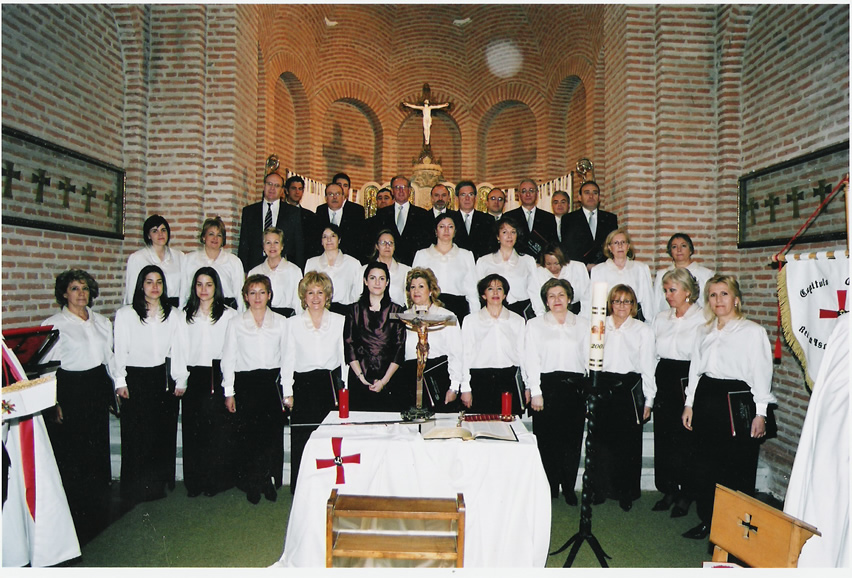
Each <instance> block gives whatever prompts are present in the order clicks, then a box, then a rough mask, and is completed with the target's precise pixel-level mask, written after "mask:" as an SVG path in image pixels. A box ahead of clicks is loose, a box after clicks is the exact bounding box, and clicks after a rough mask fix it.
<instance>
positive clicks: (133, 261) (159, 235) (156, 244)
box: [124, 215, 185, 307]
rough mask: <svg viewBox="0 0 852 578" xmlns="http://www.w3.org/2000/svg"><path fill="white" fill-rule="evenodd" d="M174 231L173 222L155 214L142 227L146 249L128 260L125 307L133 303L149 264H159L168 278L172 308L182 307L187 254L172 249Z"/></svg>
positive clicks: (125, 276)
mask: <svg viewBox="0 0 852 578" xmlns="http://www.w3.org/2000/svg"><path fill="white" fill-rule="evenodd" d="M171 235H172V230H171V227H169V222H168V221H167V220H166V219H165V217H162V216H160V215H151V216H150V217H148V218H147V219H145V223H144V224H143V225H142V240H143V241H144V242H145V247H143V248H142V249H139V250H138V251H136V252H135V253H133V254H131V255H130V257H128V259H127V271H126V273H125V275H124V304H125V305H130V303H132V302H133V291H134V289H135V287H136V277H138V276H139V271H141V270H142V267H144V266H145V265H156V266H157V267H159V268H160V269H161V270H162V271H163V274H164V275H165V276H166V284H167V285H168V286H169V294H168V295H167V298H168V300H169V303H170V304H171V306H172V307H178V306H179V305H181V304H182V302H183V301H184V297H185V296H184V294H183V284H184V275H185V274H184V271H183V264H184V254H183V253H181V252H180V251H178V250H177V249H172V248H171V247H169V241H170V240H171Z"/></svg>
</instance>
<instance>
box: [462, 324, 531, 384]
mask: <svg viewBox="0 0 852 578" xmlns="http://www.w3.org/2000/svg"><path fill="white" fill-rule="evenodd" d="M462 350H463V351H464V357H463V365H462V368H463V377H462V391H470V370H471V369H488V368H494V369H501V368H505V367H512V366H517V367H521V368H523V359H524V318H523V317H521V316H520V315H518V314H517V313H514V312H512V311H510V310H509V309H507V308H505V307H503V309H502V311H500V315H499V316H498V317H496V318H495V317H492V316H491V313H490V312H489V311H488V309H486V308H485V307H483V308H482V309H480V310H479V311H477V312H476V313H473V314H471V315H468V316H467V317H465V320H464V325H463V326H462Z"/></svg>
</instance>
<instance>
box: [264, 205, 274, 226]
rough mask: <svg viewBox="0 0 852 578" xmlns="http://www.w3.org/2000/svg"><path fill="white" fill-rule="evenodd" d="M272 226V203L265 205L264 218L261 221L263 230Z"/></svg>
mask: <svg viewBox="0 0 852 578" xmlns="http://www.w3.org/2000/svg"><path fill="white" fill-rule="evenodd" d="M271 226H272V203H266V218H265V219H263V228H264V229H268V228H270V227H271Z"/></svg>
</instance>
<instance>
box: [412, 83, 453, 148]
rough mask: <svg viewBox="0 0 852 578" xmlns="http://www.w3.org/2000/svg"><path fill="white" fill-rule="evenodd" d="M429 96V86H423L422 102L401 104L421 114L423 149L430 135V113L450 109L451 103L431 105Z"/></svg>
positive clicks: (427, 143)
mask: <svg viewBox="0 0 852 578" xmlns="http://www.w3.org/2000/svg"><path fill="white" fill-rule="evenodd" d="M430 96H431V90H430V88H429V84H428V83H427V84H424V85H423V95H422V99H423V100H422V101H421V102H419V103H413V102H403V103H402V106H403V107H405V108H410V109H413V110H419V111H420V112H422V113H423V148H424V149H427V148H429V140H430V136H431V133H432V111H433V110H436V109H441V108H446V109H447V110H449V109H450V107H451V103H449V102H443V103H438V104H433V103H431V102H429V98H430Z"/></svg>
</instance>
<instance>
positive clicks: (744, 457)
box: [683, 275, 775, 539]
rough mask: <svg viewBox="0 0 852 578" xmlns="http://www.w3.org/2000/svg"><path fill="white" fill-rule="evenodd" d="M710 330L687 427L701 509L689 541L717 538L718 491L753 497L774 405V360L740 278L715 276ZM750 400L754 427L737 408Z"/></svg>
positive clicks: (697, 365)
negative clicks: (713, 531)
mask: <svg viewBox="0 0 852 578" xmlns="http://www.w3.org/2000/svg"><path fill="white" fill-rule="evenodd" d="M704 312H705V315H706V317H707V318H708V320H709V321H708V324H707V325H706V326H705V327H704V328H703V331H702V332H701V334H700V335H699V337H698V339H697V341H696V343H695V349H694V350H693V355H692V362H691V363H690V366H689V386H688V387H687V390H686V407H685V408H684V410H683V425H684V427H686V429H688V430H692V431H694V432H695V444H696V445H695V480H696V497H695V501H696V506H697V508H698V516H699V517H700V518H701V523H700V524H698V525H697V526H695V527H694V528H692V529H691V530H688V531H687V532H686V533H685V534H683V536H684V537H685V538H693V539H703V538H706V537H707V536H708V534H709V533H710V522H711V518H712V516H713V501H714V497H715V486H716V484H717V483H719V484H722V485H724V486H726V487H728V488H730V489H732V490H740V491H742V492H745V493H747V494H754V484H755V479H756V477H757V457H758V453H759V450H760V442H761V441H762V440H763V439H764V438H765V436H766V416H767V409H768V406H769V404H770V403H774V402H775V397H774V396H773V395H772V392H771V391H770V388H771V384H772V353H771V348H770V346H769V338H768V336H767V335H766V330H765V329H763V327H761V326H760V325H758V324H757V323H754V322H753V321H749V320H748V319H746V318H745V316H744V315H743V313H742V293H741V292H740V286H739V283H738V282H737V280H736V278H735V277H733V276H731V275H714V276H713V277H711V278H710V280H709V281H707V285H706V286H705V287H704ZM743 398H745V403H744V404H741V405H744V406H745V407H746V408H747V409H748V411H749V416H754V417H753V418H751V419H746V420H745V421H746V422H747V423H742V422H741V421H740V420H737V419H735V417H736V414H737V413H738V412H734V414H732V412H731V411H730V405H731V404H732V403H733V404H737V403H739V402H741V401H742V400H743Z"/></svg>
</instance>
